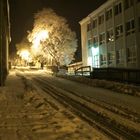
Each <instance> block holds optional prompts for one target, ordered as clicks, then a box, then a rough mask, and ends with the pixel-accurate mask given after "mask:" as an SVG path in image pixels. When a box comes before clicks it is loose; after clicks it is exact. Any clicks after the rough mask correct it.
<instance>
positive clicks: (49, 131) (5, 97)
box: [0, 71, 107, 140]
mask: <svg viewBox="0 0 140 140" xmlns="http://www.w3.org/2000/svg"><path fill="white" fill-rule="evenodd" d="M40 92H41V91H40ZM41 94H42V93H41ZM41 94H40V93H37V92H35V90H33V91H28V90H26V89H25V85H24V83H23V81H22V80H21V78H20V77H18V76H16V74H15V72H14V71H13V72H12V71H11V72H10V74H9V76H8V78H7V81H6V86H5V87H0V140H98V139H103V140H105V139H107V138H106V137H104V136H103V135H101V134H100V133H98V132H97V131H96V130H95V129H93V128H92V127H90V126H89V125H87V124H86V123H85V122H83V121H82V120H80V119H79V118H78V117H76V116H75V115H74V114H72V113H71V112H69V111H67V110H65V109H64V108H60V107H59V106H57V108H56V105H52V104H54V103H55V102H52V99H50V100H49V98H45V97H43V96H41ZM48 100H49V101H48ZM50 102H52V103H51V104H50Z"/></svg>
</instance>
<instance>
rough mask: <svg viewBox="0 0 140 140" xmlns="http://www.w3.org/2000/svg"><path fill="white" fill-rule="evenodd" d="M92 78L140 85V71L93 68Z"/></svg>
mask: <svg viewBox="0 0 140 140" xmlns="http://www.w3.org/2000/svg"><path fill="white" fill-rule="evenodd" d="M90 77H91V78H98V79H107V80H115V81H122V82H131V83H138V84H140V69H124V68H93V71H92V72H91V73H90Z"/></svg>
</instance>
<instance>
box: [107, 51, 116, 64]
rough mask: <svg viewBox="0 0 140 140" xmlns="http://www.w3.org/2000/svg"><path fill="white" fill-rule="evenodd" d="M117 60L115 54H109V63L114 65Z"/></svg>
mask: <svg viewBox="0 0 140 140" xmlns="http://www.w3.org/2000/svg"><path fill="white" fill-rule="evenodd" d="M114 60H115V55H114V52H109V53H108V63H109V64H112V63H113V62H114Z"/></svg>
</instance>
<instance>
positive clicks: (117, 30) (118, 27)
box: [115, 25, 123, 38]
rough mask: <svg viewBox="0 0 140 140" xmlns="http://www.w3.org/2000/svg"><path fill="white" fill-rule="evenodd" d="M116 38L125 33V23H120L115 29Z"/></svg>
mask: <svg viewBox="0 0 140 140" xmlns="http://www.w3.org/2000/svg"><path fill="white" fill-rule="evenodd" d="M115 35H116V38H119V37H120V36H122V35H123V25H118V26H117V27H116V29H115Z"/></svg>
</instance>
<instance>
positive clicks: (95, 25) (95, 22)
mask: <svg viewBox="0 0 140 140" xmlns="http://www.w3.org/2000/svg"><path fill="white" fill-rule="evenodd" d="M92 27H93V29H94V28H96V27H97V19H95V20H93V24H92Z"/></svg>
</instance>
